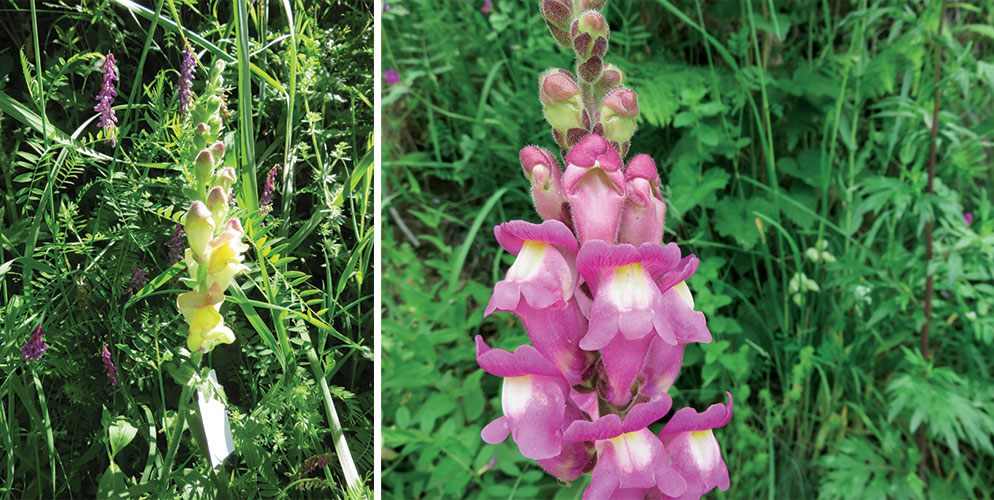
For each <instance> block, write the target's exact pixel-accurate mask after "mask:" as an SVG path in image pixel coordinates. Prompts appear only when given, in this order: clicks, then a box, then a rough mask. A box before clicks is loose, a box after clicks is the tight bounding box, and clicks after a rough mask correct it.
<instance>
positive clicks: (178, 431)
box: [159, 351, 204, 492]
mask: <svg viewBox="0 0 994 500" xmlns="http://www.w3.org/2000/svg"><path fill="white" fill-rule="evenodd" d="M203 357H204V355H203V353H201V352H199V351H198V352H195V353H193V355H192V356H190V362H191V363H193V366H194V367H195V368H196V370H199V369H200V361H201V360H202V359H203ZM192 394H193V384H192V383H191V381H190V380H188V381H187V382H186V385H184V386H183V392H182V393H181V394H180V396H179V412H178V413H177V414H176V425H175V426H174V427H173V431H172V432H171V433H170V434H169V435H168V436H166V438H167V440H168V443H169V445H168V448H167V450H168V451H166V461H165V462H163V464H162V469H160V471H159V491H160V492H161V491H162V489H163V488H164V487H165V486H166V482H167V481H168V478H169V475H170V474H171V473H172V468H173V459H174V458H175V457H176V452H177V451H179V442H180V438H181V437H182V436H183V424H184V423H185V422H186V408H187V406H188V405H189V404H190V397H191V395H192Z"/></svg>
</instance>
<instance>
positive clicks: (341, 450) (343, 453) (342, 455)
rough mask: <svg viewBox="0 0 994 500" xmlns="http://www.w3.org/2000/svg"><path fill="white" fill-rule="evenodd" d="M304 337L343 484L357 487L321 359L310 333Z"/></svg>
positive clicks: (350, 458) (354, 472) (350, 454)
mask: <svg viewBox="0 0 994 500" xmlns="http://www.w3.org/2000/svg"><path fill="white" fill-rule="evenodd" d="M305 339H306V340H307V360H308V361H310V363H311V370H312V371H313V372H314V378H316V379H317V381H318V384H320V386H321V396H322V397H323V398H324V410H325V412H327V414H328V427H330V428H331V434H332V438H333V439H334V441H335V454H336V455H338V462H339V463H340V464H341V466H342V474H344V475H345V484H346V485H348V487H349V489H353V488H357V487H358V486H359V472H358V470H357V469H356V466H355V461H354V460H352V452H350V451H349V442H348V441H347V440H346V439H345V433H344V432H343V431H342V423H341V421H339V420H338V412H337V411H335V402H334V401H332V400H331V389H330V388H329V387H328V381H327V380H325V378H324V368H323V367H322V365H321V360H320V359H318V353H317V351H315V350H314V344H312V343H311V341H310V340H311V339H310V335H307V334H305Z"/></svg>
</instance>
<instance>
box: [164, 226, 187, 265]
mask: <svg viewBox="0 0 994 500" xmlns="http://www.w3.org/2000/svg"><path fill="white" fill-rule="evenodd" d="M184 238H186V231H184V230H183V225H182V224H179V223H177V224H176V229H173V235H172V237H171V238H169V241H167V242H166V246H167V247H169V265H170V266H171V265H173V264H175V263H177V262H179V261H181V260H183V248H184V247H185V246H186V244H185V243H184V242H183V240H184Z"/></svg>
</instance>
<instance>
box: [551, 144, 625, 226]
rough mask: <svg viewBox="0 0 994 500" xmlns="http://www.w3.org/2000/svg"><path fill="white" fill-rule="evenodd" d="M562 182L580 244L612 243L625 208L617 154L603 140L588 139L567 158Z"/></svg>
mask: <svg viewBox="0 0 994 500" xmlns="http://www.w3.org/2000/svg"><path fill="white" fill-rule="evenodd" d="M562 182H563V191H564V193H565V195H566V199H567V201H569V204H570V209H571V210H572V214H571V215H572V218H573V222H574V225H575V226H576V231H577V236H578V237H579V239H580V243H581V244H582V243H586V242H588V241H593V240H604V241H607V242H609V243H614V242H615V240H616V239H617V235H618V226H619V223H620V220H621V211H622V210H623V208H624V204H625V189H624V174H622V172H621V157H620V156H618V152H617V151H615V150H614V148H613V147H611V145H610V144H609V143H608V142H607V141H606V140H604V138H603V137H601V136H599V135H596V134H591V135H588V136H587V137H585V138H583V139H581V140H580V141H579V142H578V143H577V144H576V145H575V146H573V148H572V149H570V152H569V153H568V154H567V155H566V172H565V174H564V175H563V180H562Z"/></svg>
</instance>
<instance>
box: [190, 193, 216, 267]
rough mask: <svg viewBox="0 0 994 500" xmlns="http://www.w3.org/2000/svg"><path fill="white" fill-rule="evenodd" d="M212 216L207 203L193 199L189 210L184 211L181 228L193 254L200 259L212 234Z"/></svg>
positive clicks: (213, 225) (213, 226)
mask: <svg viewBox="0 0 994 500" xmlns="http://www.w3.org/2000/svg"><path fill="white" fill-rule="evenodd" d="M215 227H216V226H215V224H214V217H213V216H212V215H211V212H210V210H208V209H207V205H204V203H203V202H202V201H199V200H198V201H195V202H193V204H192V205H190V210H189V211H187V212H186V220H185V221H184V222H183V228H184V229H185V230H186V239H187V241H188V242H189V243H190V249H191V250H193V255H194V256H195V257H196V258H197V259H198V260H202V259H203V256H204V252H205V250H206V249H207V242H209V241H210V240H211V238H212V237H213V236H214V228H215Z"/></svg>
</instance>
